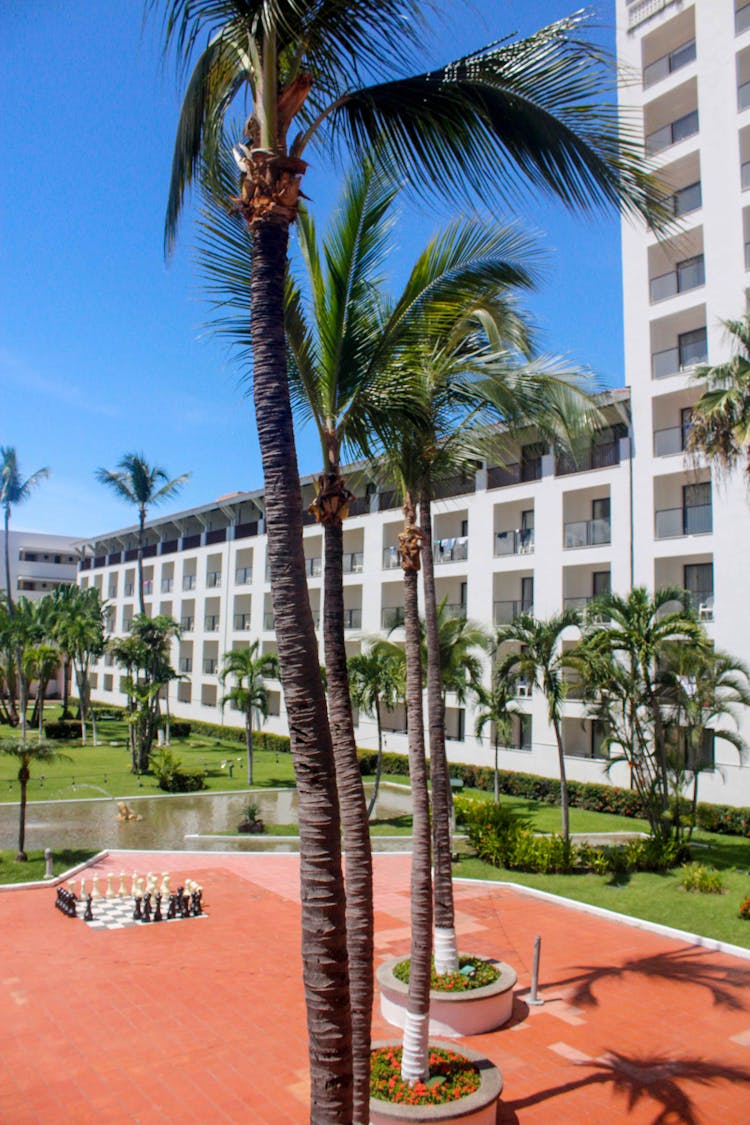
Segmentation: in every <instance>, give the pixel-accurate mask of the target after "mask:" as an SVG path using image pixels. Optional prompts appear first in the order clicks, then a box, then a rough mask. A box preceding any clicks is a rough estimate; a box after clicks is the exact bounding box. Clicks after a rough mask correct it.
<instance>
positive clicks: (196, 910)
mask: <svg viewBox="0 0 750 1125" xmlns="http://www.w3.org/2000/svg"><path fill="white" fill-rule="evenodd" d="M192 897H193V915H194V917H196V918H200V916H201V914H202V913H203V907H202V906H201V897H202V894H201V889H200V887H196V888H195V890H194V891H193V896H192Z"/></svg>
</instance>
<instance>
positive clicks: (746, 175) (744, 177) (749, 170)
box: [740, 5, 750, 191]
mask: <svg viewBox="0 0 750 1125" xmlns="http://www.w3.org/2000/svg"><path fill="white" fill-rule="evenodd" d="M748 7H750V5H748ZM740 183H741V185H742V190H743V191H747V190H748V188H750V160H746V161H745V163H744V164H741V165H740Z"/></svg>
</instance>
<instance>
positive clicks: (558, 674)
mask: <svg viewBox="0 0 750 1125" xmlns="http://www.w3.org/2000/svg"><path fill="white" fill-rule="evenodd" d="M579 624H580V618H579V616H578V614H577V613H576V612H575V610H572V609H567V610H564V611H563V613H560V614H557V615H555V616H553V617H549V618H547V619H546V620H544V621H540V620H538V619H537V618H535V617H532V616H530V615H529V614H526V613H524V614H521V615H520V616H518V617H517V618H516V619H515V621H512V622H511V623H510V625H505V626H503V627H502V628H501V629H498V632H497V636H496V638H495V645H496V649H497V650H498V651H499V650H501V649H502V647H503V646H504V645H507V644H509V643H512V644H514V645H518V646H519V648H518V650H517V651H513V652H506V654H505V656H502V655H500V659H499V662H498V665H497V668H496V670H495V677H496V682H498V683H499V684H502V685H503V686H504V688H505V690H506V691H507V692H508V693H510V691H511V690H512V687H511V685H512V684H514V683H515V682H516V681H517V680H526V682H527V683H529V684H533V685H534V686H535V687H539V688H541V690H542V691H543V692H544V695H545V698H546V700H547V718H548V719H549V723H550V725H551V727H552V729H553V731H554V732H555V742H556V744H557V759H558V764H559V769H560V807H561V810H562V837H563V840H564V841H565V844H566V845H567V843H568V840H569V838H570V818H569V814H568V785H567V780H566V777H565V749H564V746H563V737H562V706H563V702H564V700H565V691H566V684H565V676H564V670H565V669H566V668H567V667H570V659H569V658H568V656H567V655H566V654H565V653H564V652H563V648H562V635H563V633H564V632H565V630H566V629H569V628H570V627H571V626H577V625H579Z"/></svg>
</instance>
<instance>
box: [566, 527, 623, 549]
mask: <svg viewBox="0 0 750 1125" xmlns="http://www.w3.org/2000/svg"><path fill="white" fill-rule="evenodd" d="M611 542H612V521H611V520H608V519H600V520H574V521H573V522H572V523H566V524H565V525H564V527H563V550H565V551H575V550H577V549H578V548H579V547H601V546H606V544H607V543H611Z"/></svg>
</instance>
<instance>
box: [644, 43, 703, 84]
mask: <svg viewBox="0 0 750 1125" xmlns="http://www.w3.org/2000/svg"><path fill="white" fill-rule="evenodd" d="M692 62H695V40H694V39H690V40H689V41H688V42H687V43H682V44H681V45H680V46H679V47H675V49H674V50H673V51H670V52H669V54H667V55H662V56H661V58H660V59H654V61H653V62H652V63H649V64H648V66H644V68H643V87H644V89H647V88H648V87H649V86H653V85H654V84H655V83H656V82H661V81H662V79H664V78H669V76H670V74H674V73H675V71H677V70H681V69H682V68H683V66H689V65H690V63H692Z"/></svg>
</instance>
